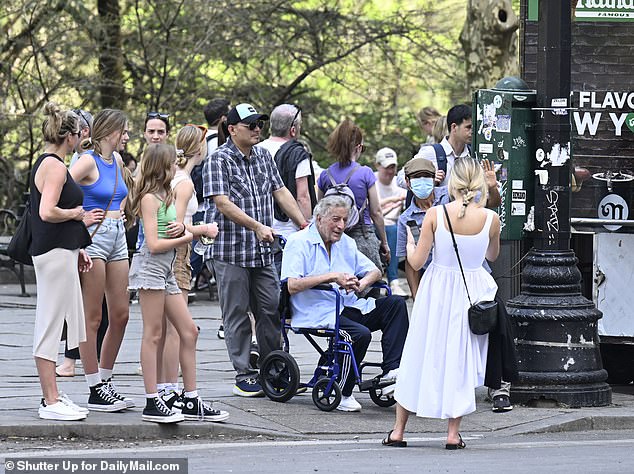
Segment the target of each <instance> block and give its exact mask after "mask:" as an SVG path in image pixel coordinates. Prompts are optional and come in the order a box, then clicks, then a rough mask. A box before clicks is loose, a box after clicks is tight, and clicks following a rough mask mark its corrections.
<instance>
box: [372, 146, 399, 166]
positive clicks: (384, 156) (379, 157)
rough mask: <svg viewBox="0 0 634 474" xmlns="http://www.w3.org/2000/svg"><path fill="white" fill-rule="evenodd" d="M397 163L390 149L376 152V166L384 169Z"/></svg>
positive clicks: (394, 154) (393, 152)
mask: <svg viewBox="0 0 634 474" xmlns="http://www.w3.org/2000/svg"><path fill="white" fill-rule="evenodd" d="M397 163H398V160H397V157H396V152H395V151H394V150H392V149H391V148H387V147H385V148H381V149H380V150H379V151H377V152H376V164H377V165H381V166H383V167H384V168H387V167H388V166H391V165H395V164H397Z"/></svg>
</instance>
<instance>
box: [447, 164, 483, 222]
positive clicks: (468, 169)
mask: <svg viewBox="0 0 634 474" xmlns="http://www.w3.org/2000/svg"><path fill="white" fill-rule="evenodd" d="M448 188H449V194H450V195H451V196H453V198H454V199H455V200H458V199H461V200H462V209H460V212H459V213H458V218H461V217H464V215H465V212H466V210H467V206H468V205H469V203H470V202H471V200H472V199H474V198H475V197H476V195H477V194H478V192H479V193H480V200H479V201H478V203H477V205H478V207H483V206H484V205H485V204H486V202H487V197H488V194H489V189H488V188H487V185H486V181H485V179H484V170H483V169H482V166H481V165H480V163H478V162H477V161H476V160H475V159H473V158H471V157H470V156H468V157H464V158H459V159H457V160H456V161H455V163H454V165H453V168H452V169H451V175H450V176H449V183H448Z"/></svg>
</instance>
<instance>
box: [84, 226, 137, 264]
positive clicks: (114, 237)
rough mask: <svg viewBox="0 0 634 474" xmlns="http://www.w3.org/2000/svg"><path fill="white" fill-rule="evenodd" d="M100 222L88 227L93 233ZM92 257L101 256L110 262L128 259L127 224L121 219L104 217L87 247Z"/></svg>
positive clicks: (90, 232)
mask: <svg viewBox="0 0 634 474" xmlns="http://www.w3.org/2000/svg"><path fill="white" fill-rule="evenodd" d="M97 225H98V224H93V225H91V226H90V227H88V233H89V234H91V235H92V233H93V232H94V231H95V228H96V227H97ZM86 252H88V255H90V258H92V259H95V258H99V259H101V260H105V261H106V263H108V262H116V261H118V260H127V259H128V243H127V241H126V238H125V225H124V224H123V221H122V220H121V219H112V218H110V217H106V218H104V220H103V222H102V223H101V225H100V226H99V229H97V233H96V234H95V235H94V236H93V238H92V244H91V245H90V246H88V247H86Z"/></svg>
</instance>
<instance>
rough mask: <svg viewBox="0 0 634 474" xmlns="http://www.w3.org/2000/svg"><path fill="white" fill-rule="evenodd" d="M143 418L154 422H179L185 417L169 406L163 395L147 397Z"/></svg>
mask: <svg viewBox="0 0 634 474" xmlns="http://www.w3.org/2000/svg"><path fill="white" fill-rule="evenodd" d="M141 419H142V420H143V421H152V422H154V423H178V422H179V421H183V420H184V419H185V417H184V416H183V415H182V414H181V413H176V412H175V411H173V410H170V409H169V408H167V405H165V402H163V400H161V397H154V398H148V399H146V403H145V408H144V409H143V415H142V416H141Z"/></svg>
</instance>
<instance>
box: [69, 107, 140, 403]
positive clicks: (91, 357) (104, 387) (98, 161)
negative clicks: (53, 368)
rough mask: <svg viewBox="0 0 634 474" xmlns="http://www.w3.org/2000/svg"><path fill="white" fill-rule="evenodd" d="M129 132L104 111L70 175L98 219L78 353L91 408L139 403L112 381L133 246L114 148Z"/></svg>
mask: <svg viewBox="0 0 634 474" xmlns="http://www.w3.org/2000/svg"><path fill="white" fill-rule="evenodd" d="M127 135H128V119H127V117H126V115H125V114H124V113H123V112H122V111H120V110H113V109H105V110H102V111H101V112H99V113H98V114H97V115H96V116H95V119H94V122H93V129H92V138H91V139H88V140H86V141H85V142H84V143H82V148H83V149H84V150H85V152H84V153H83V154H82V155H81V156H80V157H79V159H78V160H77V162H75V164H74V165H73V166H72V167H71V169H70V173H71V175H72V176H73V178H74V179H75V181H77V182H78V183H79V184H80V186H81V188H82V190H83V192H84V209H85V210H86V213H87V215H88V216H89V218H91V219H93V221H94V223H92V225H89V224H90V223H89V222H86V221H85V222H86V224H87V225H88V232H90V234H91V236H92V241H93V243H92V245H90V246H89V247H88V248H87V249H86V251H87V252H88V254H89V255H90V257H91V258H92V260H93V268H92V270H91V271H89V272H87V273H85V274H83V275H82V278H81V284H82V293H83V297H84V311H85V314H86V342H85V343H83V344H80V346H79V352H80V355H81V359H82V364H83V366H84V373H85V374H86V382H87V383H88V387H89V389H90V396H89V398H88V408H89V409H90V410H95V411H104V412H113V411H120V410H124V409H126V408H131V407H133V406H134V402H133V401H132V400H131V399H129V398H125V397H123V396H122V395H120V394H119V393H118V392H117V391H116V389H115V387H114V385H113V384H112V381H111V378H112V372H113V367H114V363H115V361H116V359H117V354H118V353H119V348H120V347H121V342H122V340H123V336H124V333H125V328H126V325H127V323H128V313H129V308H128V301H129V299H128V292H127V286H126V282H127V276H128V268H129V267H128V248H127V244H126V238H125V226H124V221H123V219H122V216H123V208H124V206H125V202H126V197H127V195H128V189H127V186H126V184H125V182H124V179H123V175H122V172H121V170H122V166H123V162H122V160H121V156H120V155H119V154H118V153H117V152H116V151H115V150H117V148H118V145H119V143H120V142H121V141H122V140H126V139H127ZM104 295H105V297H106V302H107V304H108V315H109V326H108V329H107V331H106V335H105V337H104V340H103V344H102V347H101V358H100V360H99V363H98V362H97V342H96V341H97V330H98V328H99V324H100V322H101V317H102V301H103V298H104Z"/></svg>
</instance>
